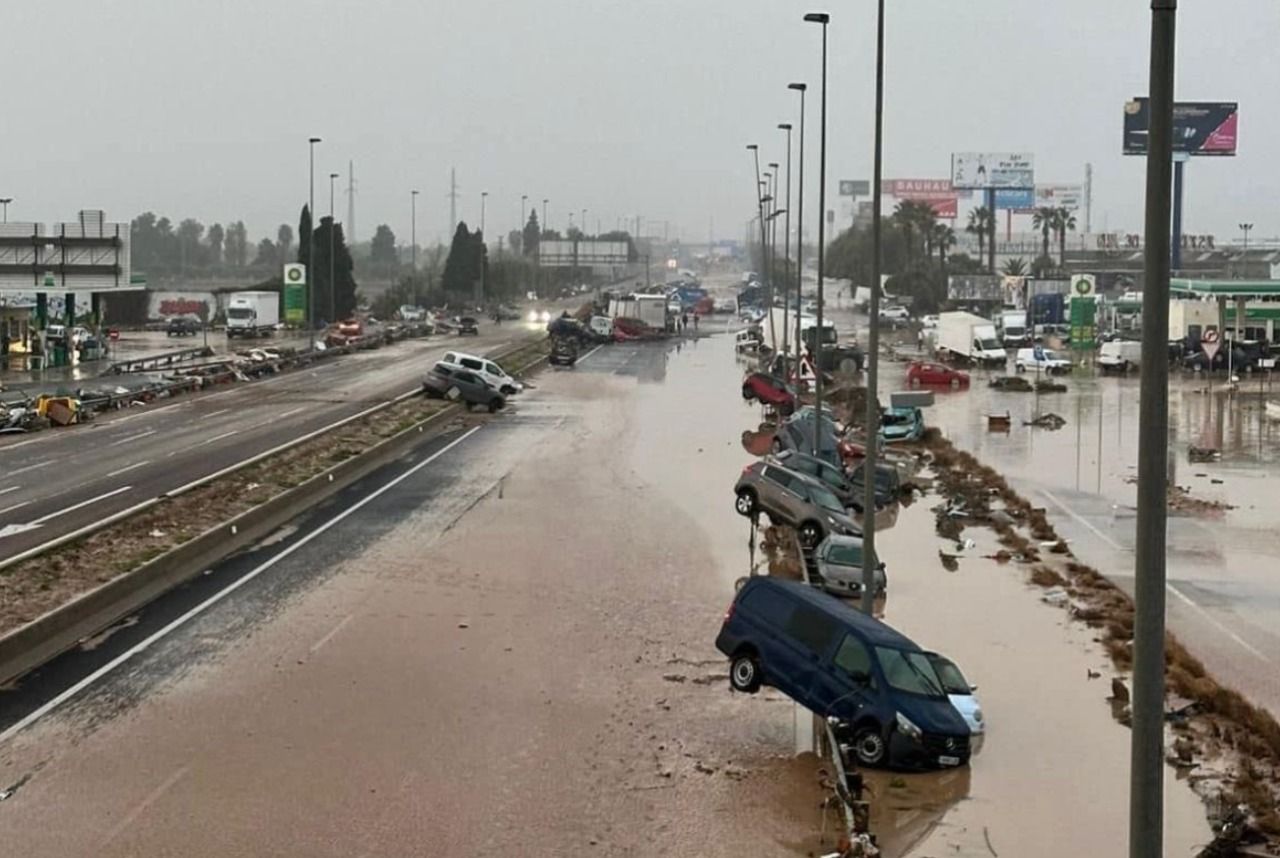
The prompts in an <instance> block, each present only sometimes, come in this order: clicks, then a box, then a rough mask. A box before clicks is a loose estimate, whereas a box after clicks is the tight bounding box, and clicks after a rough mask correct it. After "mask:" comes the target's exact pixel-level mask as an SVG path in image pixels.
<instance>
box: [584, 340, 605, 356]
mask: <svg viewBox="0 0 1280 858" xmlns="http://www.w3.org/2000/svg"><path fill="white" fill-rule="evenodd" d="M602 348H604V343H601V344H600V345H598V346H596V347H595V348H594V349H592V350H591V351H589V352H587V353H586V354H585V355H583V356H582V357H580V358H578V360H586V359H587V358H589V357H591V356H592V355H593V354H595V353H596V352H598V351H600V349H602Z"/></svg>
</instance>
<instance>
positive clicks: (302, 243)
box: [298, 203, 315, 283]
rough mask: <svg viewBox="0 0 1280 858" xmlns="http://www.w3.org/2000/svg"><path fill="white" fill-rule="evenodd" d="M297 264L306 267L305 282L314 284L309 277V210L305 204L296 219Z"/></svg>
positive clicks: (313, 280)
mask: <svg viewBox="0 0 1280 858" xmlns="http://www.w3.org/2000/svg"><path fill="white" fill-rule="evenodd" d="M298 262H300V263H302V264H303V265H305V266H307V280H308V282H311V283H314V282H315V279H314V278H313V277H312V276H311V209H310V208H309V207H308V206H307V205H306V204H305V203H303V205H302V214H301V215H300V216H299V217H298Z"/></svg>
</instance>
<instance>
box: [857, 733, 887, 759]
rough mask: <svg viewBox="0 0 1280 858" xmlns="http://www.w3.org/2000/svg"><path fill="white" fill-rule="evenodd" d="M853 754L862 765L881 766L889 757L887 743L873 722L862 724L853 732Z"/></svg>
mask: <svg viewBox="0 0 1280 858" xmlns="http://www.w3.org/2000/svg"><path fill="white" fill-rule="evenodd" d="M853 755H854V757H855V758H856V759H857V761H858V762H859V763H861V764H862V765H864V766H883V765H884V764H885V762H886V761H887V760H888V758H889V743H888V742H886V741H885V738H884V732H883V731H882V730H881V729H880V727H879V726H877V725H875V724H864V725H863V726H861V727H859V728H858V729H857V731H856V732H855V733H854V734H853Z"/></svg>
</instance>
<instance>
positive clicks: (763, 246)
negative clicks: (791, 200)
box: [747, 143, 778, 352]
mask: <svg viewBox="0 0 1280 858" xmlns="http://www.w3.org/2000/svg"><path fill="white" fill-rule="evenodd" d="M747 149H748V150H750V152H751V154H752V156H754V158H755V164H756V208H757V209H758V213H759V216H760V261H761V267H762V268H763V269H764V271H765V273H764V274H762V275H761V276H762V277H764V278H765V281H764V287H765V294H766V295H768V296H769V297H768V305H769V314H770V319H771V321H770V324H769V340H770V342H769V347H770V348H771V349H773V351H774V352H777V350H778V338H777V335H776V334H775V333H774V330H773V324H772V315H773V283H772V281H771V280H770V279H769V275H768V271H769V266H768V262H769V259H768V256H769V248H768V243H767V242H766V241H765V222H764V204H765V197H764V195H763V194H762V193H761V188H760V186H761V184H762V181H761V179H760V147H759V145H757V144H755V143H749V144H747Z"/></svg>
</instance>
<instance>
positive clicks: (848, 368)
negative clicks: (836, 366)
mask: <svg viewBox="0 0 1280 858" xmlns="http://www.w3.org/2000/svg"><path fill="white" fill-rule="evenodd" d="M840 371H841V372H843V373H846V374H848V375H852V374H853V373H855V372H857V371H858V362H857V361H856V360H854V359H853V358H848V357H847V358H844V359H843V360H841V361H840Z"/></svg>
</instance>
